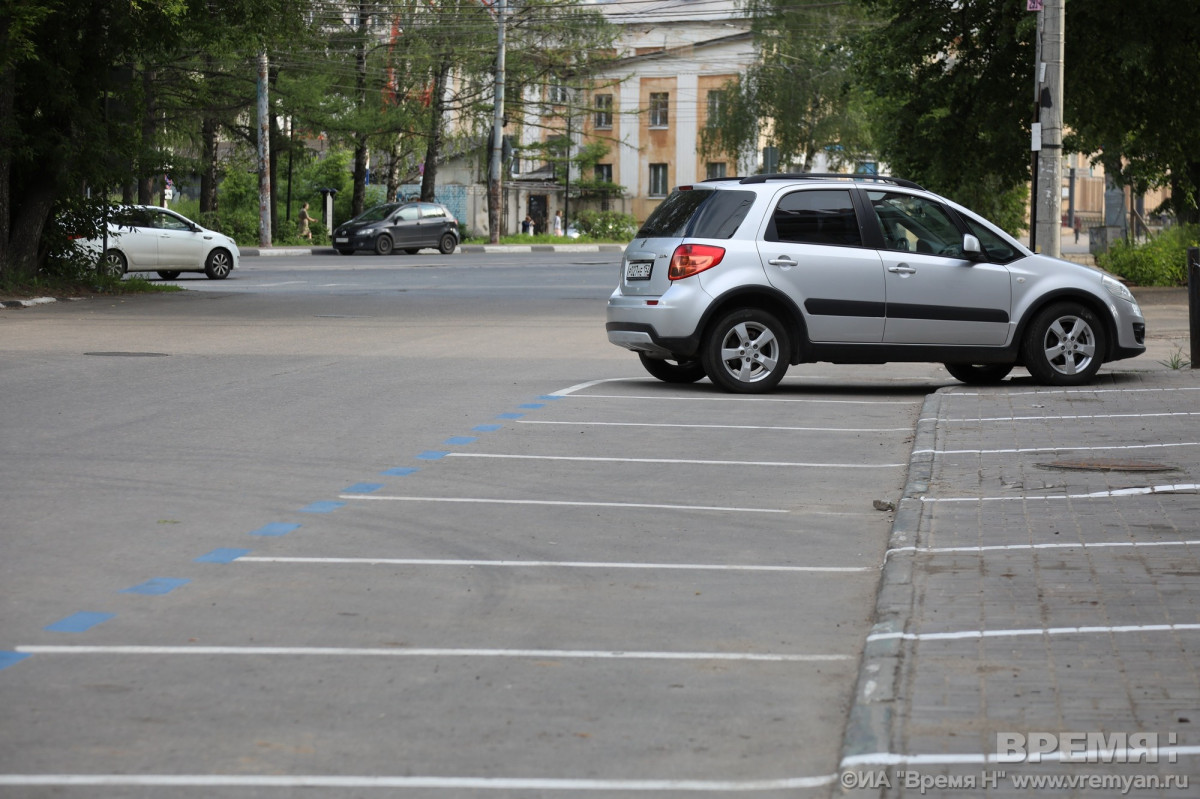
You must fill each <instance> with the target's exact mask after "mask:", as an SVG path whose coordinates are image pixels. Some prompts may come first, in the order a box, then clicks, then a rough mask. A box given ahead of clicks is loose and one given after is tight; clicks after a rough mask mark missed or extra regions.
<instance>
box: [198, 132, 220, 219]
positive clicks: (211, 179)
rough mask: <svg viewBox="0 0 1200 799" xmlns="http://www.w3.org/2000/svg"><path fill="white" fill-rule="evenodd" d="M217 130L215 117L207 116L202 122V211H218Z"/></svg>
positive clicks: (203, 212)
mask: <svg viewBox="0 0 1200 799" xmlns="http://www.w3.org/2000/svg"><path fill="white" fill-rule="evenodd" d="M217 130H218V123H217V120H216V119H215V118H214V117H210V116H205V117H204V121H203V122H202V123H201V138H202V139H203V141H202V142H201V147H202V148H203V154H202V155H201V160H202V162H203V166H202V167H201V171H200V213H202V214H205V213H210V214H211V213H216V211H217Z"/></svg>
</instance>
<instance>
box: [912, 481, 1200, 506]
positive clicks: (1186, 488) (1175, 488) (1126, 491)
mask: <svg viewBox="0 0 1200 799" xmlns="http://www.w3.org/2000/svg"><path fill="white" fill-rule="evenodd" d="M1196 491H1200V483H1178V484H1174V485H1157V486H1137V487H1134V488H1114V489H1111V490H1109V491H1092V492H1091V493H1088V494H1046V495H1044V496H1043V495H1036V496H1034V495H1024V494H1023V495H1019V496H1015V497H921V501H922V502H1012V501H1013V500H1029V499H1107V498H1112V497H1137V496H1146V495H1147V494H1192V493H1195V492H1196Z"/></svg>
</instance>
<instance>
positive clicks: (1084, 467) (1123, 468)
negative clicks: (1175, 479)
mask: <svg viewBox="0 0 1200 799" xmlns="http://www.w3.org/2000/svg"><path fill="white" fill-rule="evenodd" d="M1038 466H1039V467H1041V468H1043V469H1063V470H1067V471H1082V472H1173V471H1175V470H1176V469H1177V468H1178V467H1176V466H1171V465H1170V464H1167V463H1155V462H1154V461H1101V460H1079V461H1054V462H1053V463H1039V464H1038Z"/></svg>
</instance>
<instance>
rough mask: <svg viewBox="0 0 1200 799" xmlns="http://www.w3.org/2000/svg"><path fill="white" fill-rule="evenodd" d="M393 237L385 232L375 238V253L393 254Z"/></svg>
mask: <svg viewBox="0 0 1200 799" xmlns="http://www.w3.org/2000/svg"><path fill="white" fill-rule="evenodd" d="M392 247H393V244H392V237H391V236H389V235H388V234H386V233H384V234H382V235H380V236H379V238H377V239H375V254H376V255H391V254H392Z"/></svg>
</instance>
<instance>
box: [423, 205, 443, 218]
mask: <svg viewBox="0 0 1200 799" xmlns="http://www.w3.org/2000/svg"><path fill="white" fill-rule="evenodd" d="M445 215H446V212H445V211H444V210H442V207H441V206H440V205H422V206H421V218H422V219H427V218H429V217H431V216H445Z"/></svg>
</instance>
